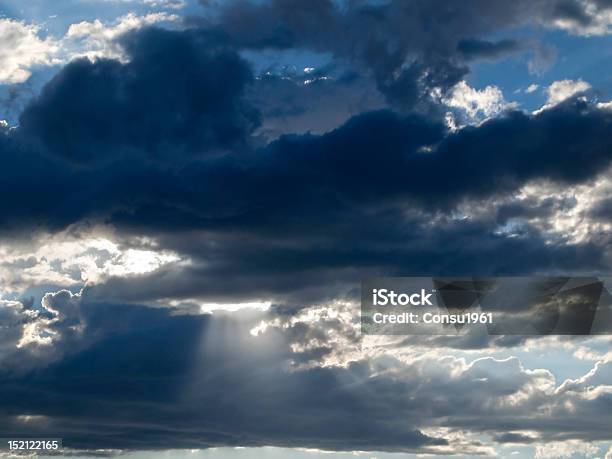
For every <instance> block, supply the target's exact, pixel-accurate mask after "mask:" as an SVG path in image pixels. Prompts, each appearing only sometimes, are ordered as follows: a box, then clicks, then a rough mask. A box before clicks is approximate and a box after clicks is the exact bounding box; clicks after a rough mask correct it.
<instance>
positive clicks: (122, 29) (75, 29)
mask: <svg viewBox="0 0 612 459" xmlns="http://www.w3.org/2000/svg"><path fill="white" fill-rule="evenodd" d="M178 21H179V16H177V15H174V14H168V13H149V14H146V15H143V16H138V15H136V14H134V13H128V14H126V15H124V16H121V17H119V18H117V19H116V20H115V23H114V24H112V25H109V24H105V23H103V22H102V21H100V20H99V19H96V20H94V21H92V22H89V21H82V22H77V23H74V24H70V26H69V27H68V30H67V32H66V34H65V35H64V37H63V38H62V48H63V52H64V53H65V54H68V58H67V61H70V60H73V59H78V58H81V57H87V58H89V59H90V60H95V59H97V58H111V59H119V60H126V59H127V57H126V56H125V55H124V52H123V49H122V48H121V46H120V45H119V43H117V40H118V38H119V37H120V36H121V35H123V34H125V33H127V32H129V31H130V30H135V29H140V28H142V27H146V26H150V25H153V24H158V23H173V22H178Z"/></svg>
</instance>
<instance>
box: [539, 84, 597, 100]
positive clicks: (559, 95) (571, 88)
mask: <svg viewBox="0 0 612 459" xmlns="http://www.w3.org/2000/svg"><path fill="white" fill-rule="evenodd" d="M589 89H591V85H590V84H589V83H587V82H586V81H582V80H560V81H555V82H553V83H552V84H551V85H550V86H549V87H548V88H547V89H546V93H547V94H548V99H547V100H546V104H547V106H549V107H550V106H553V105H557V104H559V103H561V102H563V101H564V100H567V99H569V98H570V97H572V96H574V95H576V94H580V93H582V92H585V91H588V90H589Z"/></svg>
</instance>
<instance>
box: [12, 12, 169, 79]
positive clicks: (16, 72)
mask: <svg viewBox="0 0 612 459" xmlns="http://www.w3.org/2000/svg"><path fill="white" fill-rule="evenodd" d="M178 19H179V17H178V16H177V15H175V14H168V13H164V12H159V13H151V14H146V15H143V16H138V15H136V14H134V13H129V14H126V15H124V16H121V17H119V18H118V19H117V20H116V21H115V22H113V23H111V24H107V23H103V22H102V21H100V20H97V19H96V20H95V21H92V22H88V21H83V22H79V23H76V24H72V25H70V27H69V28H68V31H67V32H66V34H65V35H64V36H63V37H59V38H58V37H51V36H49V37H44V38H43V33H42V32H43V30H42V29H41V27H40V26H39V25H37V24H33V23H32V24H28V23H25V22H22V21H16V20H13V19H0V84H14V83H23V82H24V81H26V80H27V79H28V78H29V77H30V75H31V74H32V68H33V67H35V66H48V65H57V64H63V63H66V62H68V61H70V60H72V59H75V58H78V57H88V58H90V59H95V58H99V57H108V58H114V59H122V58H123V55H122V52H121V48H120V47H119V46H118V45H117V44H116V42H115V40H116V39H117V38H118V37H119V36H120V35H121V34H123V33H125V32H127V31H129V30H132V29H138V28H140V27H144V26H147V25H151V24H156V23H162V22H166V23H171V22H176V21H178Z"/></svg>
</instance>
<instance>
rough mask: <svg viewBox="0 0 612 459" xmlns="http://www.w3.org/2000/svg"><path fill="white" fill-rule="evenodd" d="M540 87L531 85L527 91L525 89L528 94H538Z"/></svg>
mask: <svg viewBox="0 0 612 459" xmlns="http://www.w3.org/2000/svg"><path fill="white" fill-rule="evenodd" d="M538 88H539V86H538V85H537V84H535V83H532V84H530V85H529V86H527V89H525V92H526V93H527V94H531V93H532V92H536V91H537V90H538Z"/></svg>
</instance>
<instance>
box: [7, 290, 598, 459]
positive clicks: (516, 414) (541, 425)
mask: <svg viewBox="0 0 612 459" xmlns="http://www.w3.org/2000/svg"><path fill="white" fill-rule="evenodd" d="M43 306H44V308H45V309H46V310H47V311H49V312H51V319H50V322H49V327H51V330H52V331H53V332H54V333H55V335H54V337H55V338H54V340H53V343H52V344H47V345H41V344H37V343H30V344H29V345H28V346H24V347H22V348H19V349H16V350H15V356H14V358H13V359H12V360H10V361H8V363H7V361H6V360H5V362H4V365H3V366H2V378H0V388H1V389H2V391H3V393H5V394H7V402H6V403H5V406H4V407H5V410H4V412H3V413H2V415H1V416H0V425H1V427H2V431H3V432H5V433H6V434H7V435H13V434H14V433H16V432H19V431H20V430H21V429H23V424H22V423H23V421H22V419H23V417H24V416H25V415H28V416H31V417H35V418H36V419H38V420H40V421H39V422H30V423H29V424H28V429H29V432H30V433H32V434H36V435H40V436H45V435H47V436H48V435H50V433H51V432H57V431H61V432H62V433H63V437H64V444H65V446H68V447H72V448H77V449H97V448H102V447H103V448H113V449H133V448H139V449H140V448H142V447H143V445H146V446H145V447H146V448H147V449H153V450H154V449H163V448H166V447H167V446H168V445H172V446H173V447H174V448H206V447H213V446H261V445H275V446H283V447H307V448H319V449H323V450H351V451H354V450H360V451H372V450H377V451H406V452H419V453H438V454H454V453H458V452H459V451H461V452H463V453H465V451H466V449H465V448H466V447H468V448H469V450H470V451H473V452H476V451H478V450H479V448H480V447H485V446H490V445H491V443H490V442H489V441H487V442H486V443H484V444H483V443H479V444H471V445H470V444H468V445H466V444H465V443H462V442H459V441H456V440H453V438H454V437H452V436H451V435H449V434H448V433H447V434H446V435H445V434H444V432H445V431H448V430H450V431H457V430H459V431H463V432H468V434H469V433H475V432H477V433H479V434H480V435H486V436H487V437H489V438H499V439H500V441H504V442H506V441H507V440H508V438H507V437H502V435H507V434H509V433H510V434H512V435H513V437H512V441H514V442H519V443H520V442H527V443H529V444H531V443H534V442H535V443H536V444H544V443H549V442H551V441H552V442H559V443H564V442H567V443H569V444H571V443H578V442H582V443H593V442H598V441H602V440H605V439H607V438H608V436H609V429H610V424H609V416H608V407H607V404H608V401H609V390H608V389H607V387H609V386H605V385H602V382H601V381H598V380H596V379H594V377H593V376H588V375H587V376H585V378H586V379H587V380H588V382H587V385H588V387H586V386H585V387H576V388H574V389H573V390H571V391H558V390H556V389H557V381H556V380H555V378H554V376H553V375H552V374H551V373H550V372H548V371H546V370H542V369H526V368H524V367H523V365H522V364H521V362H520V361H519V360H518V359H517V358H516V357H509V358H505V359H496V358H491V357H484V358H476V359H471V360H469V361H468V360H465V359H461V358H454V357H450V356H447V357H442V358H439V359H433V360H432V359H428V358H420V359H416V360H413V361H410V362H408V361H402V360H398V359H397V358H395V357H392V356H390V355H387V356H384V355H381V356H379V357H371V358H364V357H363V356H361V357H360V356H358V355H357V356H356V359H355V360H353V361H352V362H350V363H348V364H347V365H345V366H336V365H329V366H325V367H320V366H310V367H303V366H300V364H299V363H300V361H301V359H300V354H302V352H303V350H302V349H301V348H300V347H299V346H295V343H296V341H294V340H295V339H296V338H297V339H299V340H303V339H304V337H302V333H301V332H300V327H301V325H300V322H299V321H297V322H294V323H293V324H290V325H289V326H288V327H284V328H277V327H270V328H268V329H267V330H265V332H264V333H261V334H258V335H257V336H253V335H252V334H251V333H249V330H250V329H252V327H253V326H254V325H255V324H257V323H258V322H259V321H260V320H261V318H263V317H265V314H270V313H253V314H252V315H250V316H249V315H248V314H244V313H242V314H241V315H240V316H238V315H236V314H232V313H225V314H222V315H217V314H215V315H213V316H210V315H191V314H190V315H182V314H177V312H178V311H176V310H171V309H152V308H147V307H140V306H134V305H132V306H129V307H126V305H123V304H96V303H90V302H88V301H87V300H86V299H85V298H84V297H82V296H78V295H74V294H70V293H69V292H65V291H60V292H55V293H50V294H48V295H47V296H45V300H44V302H43ZM329 319H332V320H330V321H329V322H328V323H329V324H330V325H332V328H330V330H333V329H334V328H333V327H334V326H333V318H329ZM344 320H345V319H344V318H342V316H339V317H338V318H337V319H336V321H340V322H342V321H344ZM317 322H318V321H317V320H316V317H313V323H315V324H316V323H317ZM336 328H337V326H336ZM327 336H328V334H325V333H323V334H319V335H318V336H313V335H310V336H307V337H305V339H306V341H307V342H309V343H312V342H313V341H314V340H319V341H320V342H321V343H322V344H324V345H325V344H327V345H329V346H332V347H335V346H336V344H335V343H334V342H333V341H330V342H327V340H328V338H327ZM41 349H46V352H47V358H46V359H45V361H44V363H43V361H38V363H36V352H37V351H39V350H41ZM135 362H137V363H135ZM228 362H231V365H228ZM28 363H29V364H30V365H32V363H34V366H33V367H32V366H29V365H28ZM19 367H21V369H20V370H18V369H19ZM109 381H112V386H109V384H108V382H109ZM68 388H69V390H67V389H68ZM117 388H120V390H117ZM25 394H29V397H25V396H24V395H25ZM38 394H40V395H38ZM42 397H44V403H42V400H43V398H42ZM43 421H44V422H43ZM330 422H332V423H333V425H334V426H336V427H335V428H333V429H330V428H328V426H329V425H330V424H329V423H330ZM445 429H448V430H445ZM425 431H427V432H435V431H438V432H439V433H438V434H431V433H430V434H425V433H423V432H425ZM481 438H482V437H481ZM472 448H473V449H472Z"/></svg>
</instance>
